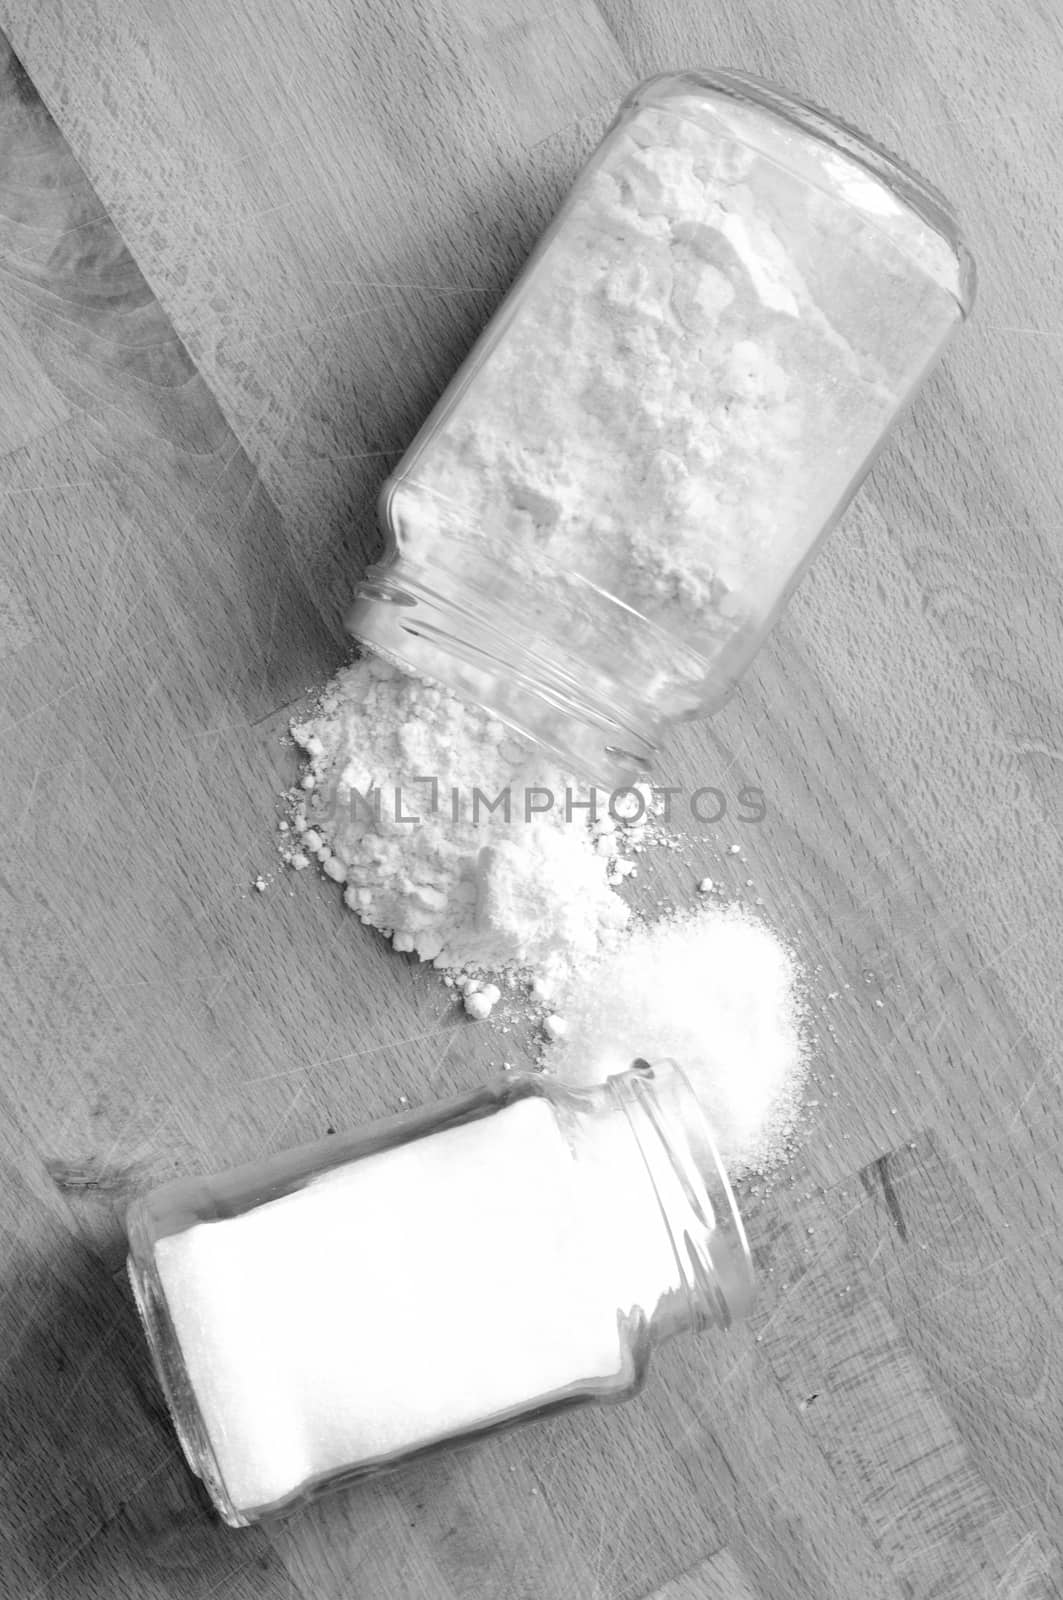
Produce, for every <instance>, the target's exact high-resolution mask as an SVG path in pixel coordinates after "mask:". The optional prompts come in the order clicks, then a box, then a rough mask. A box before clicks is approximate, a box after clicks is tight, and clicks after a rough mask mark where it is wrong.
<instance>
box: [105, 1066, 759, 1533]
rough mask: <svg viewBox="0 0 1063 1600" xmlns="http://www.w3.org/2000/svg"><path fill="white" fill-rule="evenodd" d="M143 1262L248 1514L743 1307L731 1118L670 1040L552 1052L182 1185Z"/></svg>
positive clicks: (232, 1497)
mask: <svg viewBox="0 0 1063 1600" xmlns="http://www.w3.org/2000/svg"><path fill="white" fill-rule="evenodd" d="M128 1228H129V1239H130V1259H129V1268H130V1278H131V1282H132V1285H133V1290H134V1294H135V1297H136V1300H137V1305H138V1309H139V1311H140V1314H141V1317H142V1320H143V1322H144V1326H145V1329H146V1332H147V1336H148V1341H149V1344H150V1346H151V1350H152V1355H153V1359H154V1362H155V1365H156V1369H157V1371H158V1373H159V1376H160V1380H161V1382H162V1385H163V1389H164V1392H165V1394H166V1398H167V1402H168V1404H169V1406H170V1410H171V1413H172V1415H173V1417H174V1421H175V1425H176V1428H177V1432H178V1436H179V1438H180V1441H181V1444H182V1447H183V1449H184V1452H185V1455H186V1457H187V1459H188V1461H189V1463H190V1465H191V1467H192V1469H193V1470H194V1471H195V1472H196V1473H197V1474H198V1475H199V1476H200V1477H202V1478H203V1480H204V1483H205V1484H206V1486H207V1488H208V1490H209V1492H210V1494H211V1497H212V1499H213V1501H214V1503H215V1505H216V1506H217V1508H218V1510H219V1512H220V1513H221V1515H222V1517H223V1518H224V1520H225V1521H227V1522H228V1523H230V1524H231V1525H232V1526H242V1525H245V1524H247V1523H250V1522H253V1521H256V1520H258V1519H259V1518H261V1517H262V1516H265V1515H269V1514H272V1513H275V1512H280V1511H285V1510H288V1509H290V1508H292V1507H293V1506H295V1505H298V1504H301V1503H303V1502H304V1501H306V1500H308V1499H311V1498H313V1497H314V1496H316V1495H318V1494H321V1493H323V1492H325V1491H327V1490H332V1489H334V1488H336V1487H338V1486H340V1485H341V1484H344V1483H347V1482H350V1481H352V1480H354V1479H357V1478H360V1477H363V1476H366V1475H367V1474H370V1473H374V1472H378V1471H382V1470H386V1469H388V1468H392V1467H395V1466H397V1465H400V1464H401V1463H403V1462H405V1461H408V1460H410V1459H412V1458H414V1457H417V1456H421V1455H424V1454H426V1453H430V1452H432V1451H434V1450H437V1449H440V1448H442V1447H444V1446H447V1445H452V1444H454V1443H457V1442H459V1441H462V1440H468V1439H471V1438H476V1437H480V1436H482V1435H483V1434H485V1433H489V1432H493V1431H495V1430H497V1429H500V1428H503V1427H507V1426H510V1425H512V1424H514V1423H517V1422H520V1421H524V1420H527V1419H529V1418H531V1417H535V1416H541V1415H543V1414H545V1413H548V1412H551V1411H553V1410H556V1409H559V1408H561V1407H565V1406H570V1405H573V1404H576V1403H578V1402H583V1401H592V1400H596V1401H610V1400H620V1399H625V1398H628V1397H629V1396H631V1395H632V1394H634V1393H635V1392H636V1391H637V1390H638V1388H639V1387H640V1386H641V1384H642V1382H643V1380H644V1377H645V1374H646V1370H647V1364H648V1361H649V1356H650V1352H651V1350H652V1348H653V1347H654V1345H655V1344H657V1343H659V1342H660V1340H661V1339H663V1338H667V1337H669V1336H671V1335H672V1334H673V1333H676V1332H679V1331H682V1330H685V1329H693V1328H699V1327H704V1326H708V1325H710V1324H726V1323H728V1322H729V1321H730V1320H731V1319H732V1318H733V1317H735V1316H740V1315H741V1314H742V1313H743V1311H744V1309H745V1305H746V1303H747V1301H748V1296H749V1289H750V1281H751V1280H750V1272H749V1260H748V1251H747V1249H746V1246H745V1239H744V1235H743V1233H742V1229H741V1223H740V1220H739V1218H738V1213H737V1209H736V1207H735V1205H734V1201H733V1197H732V1196H731V1193H730V1189H729V1186H728V1185H727V1180H726V1176H725V1174H724V1173H723V1170H722V1167H721V1166H720V1164H719V1160H718V1157H717V1156H716V1154H715V1150H714V1148H713V1147H712V1142H711V1135H709V1134H708V1132H707V1130H706V1129H705V1128H704V1123H703V1120H702V1119H701V1118H700V1114H699V1113H698V1111H697V1108H696V1102H693V1101H692V1097H691V1096H690V1093H689V1089H688V1087H687V1086H686V1084H685V1080H684V1079H683V1077H682V1074H681V1073H680V1072H679V1071H678V1069H676V1068H674V1067H673V1066H672V1065H671V1064H670V1063H661V1064H659V1065H658V1066H657V1067H655V1068H653V1069H648V1068H645V1067H643V1068H640V1069H637V1070H636V1069H633V1070H632V1071H631V1072H628V1073H624V1074H620V1075H619V1076H618V1077H616V1078H613V1079H610V1080H609V1082H608V1084H607V1085H604V1086H601V1087H600V1088H598V1089H593V1090H579V1091H574V1090H568V1089H565V1088H563V1087H562V1086H560V1085H558V1084H556V1083H554V1082H552V1081H550V1080H547V1079H544V1078H542V1077H539V1076H536V1075H514V1076H512V1077H509V1076H507V1077H505V1078H503V1079H501V1080H499V1081H497V1082H496V1083H494V1084H491V1085H488V1086H487V1087H485V1088H484V1089H481V1090H478V1091H476V1092H475V1093H473V1094H471V1095H465V1096H462V1097H460V1098H458V1099H455V1100H451V1101H447V1102H443V1103H441V1104H439V1105H436V1106H431V1107H428V1108H427V1109H425V1110H419V1111H416V1112H410V1113H405V1114H403V1115H402V1116H399V1117H394V1118H390V1119H388V1120H386V1121H384V1122H380V1123H376V1124H373V1125H372V1126H370V1127H369V1128H366V1129H364V1130H361V1131H359V1132H356V1133H353V1134H350V1135H347V1136H342V1137H331V1138H329V1139H326V1140H324V1141H321V1142H319V1143H317V1144H315V1145H311V1146H306V1147H304V1148H303V1149H301V1150H296V1151H292V1152H289V1153H286V1154H284V1155H281V1156H277V1157H273V1158H271V1159H269V1160H267V1161H264V1162H261V1163H257V1164H254V1165H251V1166H247V1167H243V1168H240V1169H238V1170H236V1171H234V1172H231V1173H228V1174H225V1175H223V1176H220V1177H215V1178H206V1179H201V1180H186V1181H180V1182H177V1183H173V1184H169V1185H166V1186H165V1187H164V1188H162V1189H160V1190H157V1191H155V1192H154V1193H152V1194H150V1195H148V1196H146V1197H145V1198H144V1199H142V1200H141V1201H138V1202H137V1203H135V1204H134V1206H133V1207H132V1208H131V1210H130V1214H129V1219H128Z"/></svg>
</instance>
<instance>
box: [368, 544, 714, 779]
mask: <svg viewBox="0 0 1063 1600" xmlns="http://www.w3.org/2000/svg"><path fill="white" fill-rule="evenodd" d="M513 587H514V586H513V584H512V581H511V580H510V581H507V579H506V577H505V575H504V574H502V573H500V572H499V571H498V570H497V569H496V570H494V571H493V572H491V573H490V574H485V575H482V576H480V577H479V579H478V575H477V574H476V572H475V570H474V571H472V572H470V571H468V570H466V571H464V572H463V573H462V574H461V576H460V578H459V577H458V576H456V575H452V574H451V573H449V572H448V571H447V570H446V569H445V568H442V569H441V568H440V567H436V566H434V567H433V570H432V572H431V573H430V574H429V573H428V572H426V571H425V570H424V569H423V568H421V567H420V566H419V564H418V563H416V562H413V561H411V560H409V559H408V558H407V557H405V556H392V557H391V558H390V559H388V558H385V560H383V561H381V562H378V563H377V564H376V565H375V566H372V567H370V569H369V571H368V572H367V573H366V576H365V577H364V579H363V580H362V582H361V584H360V585H359V587H358V589H357V590H356V591H355V598H354V602H353V604H352V606H351V608H350V610H349V611H348V614H347V618H346V627H347V629H348V631H349V632H350V633H352V634H353V635H354V637H355V638H356V639H358V640H359V641H360V642H361V643H363V644H365V645H368V646H369V647H370V648H371V649H373V650H375V651H377V652H378V653H379V654H380V655H383V656H385V657H387V658H388V659H390V660H392V661H393V662H395V663H396V664H397V665H399V666H400V667H403V668H405V669H406V670H407V671H411V672H416V673H419V674H420V675H421V676H422V677H426V678H431V679H434V680H437V681H438V682H440V683H441V684H443V685H444V686H445V687H446V688H448V689H449V690H451V691H452V692H453V693H454V694H457V695H460V696H461V697H462V698H463V699H465V700H469V701H472V702H473V703H474V704H476V705H479V706H482V707H483V708H484V709H485V710H486V711H488V712H490V713H491V715H492V716H495V717H497V718H498V719H499V720H500V721H502V722H504V723H505V724H506V725H507V726H508V727H510V728H512V729H513V730H514V731H515V732H516V733H518V734H520V735H522V736H523V737H525V738H528V739H530V740H532V741H533V742H534V743H535V744H537V745H539V746H540V747H541V748H543V749H545V750H547V751H549V752H550V754H551V755H553V756H555V757H556V758H558V760H559V761H560V762H561V763H562V764H563V765H564V766H565V768H566V769H568V770H571V771H572V772H573V773H574V774H576V775H580V776H583V777H586V778H588V779H590V781H591V782H593V783H595V784H597V785H600V786H602V787H606V788H608V789H609V790H611V791H615V790H617V789H623V788H627V787H629V786H630V785H631V784H632V783H634V782H635V781H636V780H637V779H639V778H643V777H645V776H646V775H647V774H648V773H649V771H650V769H651V765H652V763H653V759H654V757H655V755H656V752H657V748H658V745H659V744H660V742H661V740H662V738H663V734H664V729H665V726H666V724H667V723H668V722H670V721H671V720H672V719H673V718H675V717H676V716H682V715H684V714H685V715H694V714H698V712H697V711H696V710H695V707H696V705H697V702H698V699H699V697H701V696H703V695H704V685H705V681H706V678H707V677H708V676H709V667H708V663H707V662H706V661H705V660H704V658H702V657H701V656H699V655H697V653H696V652H694V651H692V650H690V649H689V648H688V647H686V646H684V645H683V644H682V643H681V642H680V641H678V640H675V639H673V638H672V637H671V636H670V635H668V634H667V633H666V632H665V631H664V630H663V629H661V628H659V627H657V625H656V624H654V623H651V622H650V621H649V620H648V619H647V618H645V617H642V616H641V615H640V614H639V613H638V612H636V611H634V610H633V609H632V608H631V607H630V606H626V605H624V604H623V603H622V602H621V601H619V600H617V599H616V598H615V597H614V596H612V595H610V594H608V593H606V591H604V590H601V589H597V588H596V587H595V586H594V585H593V584H590V583H589V582H587V581H586V580H584V579H581V578H580V576H579V575H578V574H572V573H569V574H566V575H565V576H564V580H563V581H562V580H561V579H560V578H559V580H558V582H557V583H554V582H552V581H550V578H549V577H548V576H546V575H544V574H543V573H541V572H540V573H539V574H538V576H537V577H536V579H535V580H534V581H533V582H529V583H527V584H525V585H524V586H523V588H522V592H521V594H520V595H518V594H516V593H515V592H514V593H510V592H509V591H510V589H511V588H513ZM540 599H541V601H542V604H541V605H540ZM592 630H595V631H597V633H598V635H599V636H600V637H602V638H606V639H608V638H610V637H611V636H614V635H620V636H621V637H622V638H623V639H624V641H625V645H626V652H625V659H624V664H623V673H622V675H621V674H620V673H618V672H617V671H615V670H611V668H612V662H613V661H614V660H615V659H616V658H615V657H613V658H611V662H610V668H607V667H605V666H603V665H602V663H601V662H599V661H596V660H595V658H594V654H593V652H592V651H591V650H590V649H581V648H580V647H579V644H578V643H576V644H574V643H573V642H572V641H573V640H574V639H578V637H579V635H580V634H581V633H589V632H590V631H592ZM665 664H667V671H668V675H669V679H670V683H671V686H672V687H671V692H670V695H669V698H668V701H667V703H664V704H662V705H661V706H660V707H659V708H658V707H656V706H654V705H653V704H652V696H649V697H648V696H647V681H648V678H649V675H650V673H651V672H652V671H653V669H654V668H655V669H656V671H657V672H658V673H660V672H661V670H662V666H664V665H665ZM677 699H678V700H680V701H681V702H682V704H681V705H680V706H678V707H677V705H676V703H675V702H676V700H677Z"/></svg>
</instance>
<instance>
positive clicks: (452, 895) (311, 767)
mask: <svg viewBox="0 0 1063 1600" xmlns="http://www.w3.org/2000/svg"><path fill="white" fill-rule="evenodd" d="M292 734H293V737H294V738H295V739H296V741H297V742H298V743H299V744H300V745H301V746H302V748H303V749H304V751H305V752H306V754H307V757H308V763H309V764H308V769H307V773H306V776H305V777H304V778H303V779H302V782H301V786H300V794H301V796H302V799H301V803H300V805H299V806H298V807H297V808H296V812H295V824H296V831H295V834H294V836H292V835H290V836H289V837H294V839H295V841H296V848H295V849H294V850H293V851H291V852H290V853H289V856H288V859H289V860H290V862H291V864H292V865H293V866H295V867H300V866H302V865H303V864H304V863H305V862H306V861H307V860H308V858H309V855H311V854H313V855H315V856H316V857H317V859H318V860H319V861H320V862H321V865H322V870H323V871H324V872H325V873H326V874H327V875H328V876H329V877H331V878H334V879H335V880H336V881H337V882H342V883H343V884H344V885H345V888H344V900H345V903H346V904H347V905H348V906H349V907H350V909H351V910H352V911H355V912H357V914H358V916H359V917H360V918H361V919H362V921H363V922H365V923H368V924H369V925H370V926H371V927H374V928H379V929H381V930H382V931H383V932H384V933H386V934H388V935H389V936H390V937H391V939H392V941H393V942H394V945H395V948H396V949H398V950H409V951H413V952H414V953H415V954H417V955H418V956H419V957H420V958H421V959H422V960H423V961H433V962H434V963H435V965H436V966H437V967H442V968H451V969H455V968H462V967H472V968H485V969H490V970H492V971H496V972H497V971H503V970H506V969H513V970H519V971H521V972H522V973H524V974H526V975H527V974H530V973H534V972H541V973H550V972H556V973H564V972H565V971H567V970H568V969H569V967H570V965H571V964H572V963H574V962H575V963H578V962H581V961H586V960H589V959H591V958H592V957H593V956H594V955H595V954H596V953H597V951H598V948H599V944H600V941H601V938H602V935H603V933H604V932H606V931H608V930H615V929H617V928H619V927H621V926H623V924H624V922H625V921H626V920H627V915H628V911H627V906H626V905H625V903H624V901H623V900H622V899H621V898H620V897H619V895H617V894H616V893H615V892H614V890H613V888H612V887H611V884H612V883H613V882H616V881H618V880H619V878H620V877H621V875H622V874H621V873H620V872H619V871H618V851H619V848H620V847H619V843H618V840H619V838H620V837H621V836H622V835H623V833H624V830H623V829H620V830H618V829H617V828H616V826H615V825H614V824H613V823H612V821H611V819H609V817H608V812H607V810H606V803H607V799H608V797H607V796H604V795H603V796H602V798H601V811H602V814H603V823H602V826H601V827H600V828H591V827H589V826H588V823H587V821H586V820H585V819H586V818H587V816H588V813H587V812H585V811H583V810H579V809H575V808H572V809H571V810H570V813H569V816H568V817H567V818H566V813H565V797H566V792H567V793H568V794H569V795H570V796H571V798H572V799H573V800H576V801H578V800H584V799H586V798H587V797H588V795H587V791H586V789H585V788H584V787H582V786H581V785H580V784H579V783H578V781H577V780H576V779H575V778H573V777H571V776H569V775H567V774H566V773H563V772H562V771H560V770H559V769H558V768H557V767H556V766H555V765H554V764H553V762H552V761H551V760H550V758H549V757H548V756H546V755H545V754H544V752H542V751H541V750H537V749H535V748H533V747H532V746H531V745H529V744H528V743H526V742H525V741H523V740H520V739H518V738H516V737H515V736H514V735H513V734H511V733H509V732H508V731H507V730H506V728H505V727H504V726H503V725H502V723H500V722H498V721H496V720H495V719H494V718H492V717H491V716H490V715H489V714H488V713H487V712H485V711H481V710H480V709H478V708H477V707H476V706H473V705H469V704H467V703H466V702H465V701H462V700H459V699H458V698H457V697H456V696H454V695H452V694H449V693H447V691H446V690H444V689H442V688H440V687H439V686H438V685H435V684H432V683H430V682H427V681H426V680H424V679H422V678H418V677H416V676H414V675H412V674H410V673H406V672H402V671H400V670H399V669H398V668H396V667H393V666H392V665H390V664H389V663H388V662H386V661H384V660H382V659H380V658H379V657H375V656H369V657H367V658H365V659H363V660H360V661H356V662H354V663H353V665H351V666H348V667H346V668H344V669H343V671H341V672H340V673H339V674H338V676H337V677H336V678H335V679H334V680H333V681H332V682H331V683H330V684H329V685H328V686H327V688H326V689H325V691H324V693H323V695H322V698H321V701H320V705H319V707H318V710H317V713H316V714H315V715H314V716H313V717H311V718H310V720H309V721H306V722H304V723H301V724H298V725H296V726H293V728H292ZM433 780H434V782H433ZM374 790H375V791H376V793H377V796H378V797H379V805H377V803H376V801H375V800H374V799H372V798H371V791H374ZM476 790H479V791H480V794H481V796H482V797H484V798H482V799H481V800H479V801H476V799H475V791H476ZM396 792H397V796H396ZM500 794H503V795H505V794H508V797H509V820H507V819H506V816H505V812H504V809H502V808H501V807H500V808H498V809H496V810H494V811H490V810H489V809H488V804H489V803H491V802H494V801H495V800H497V797H498V796H499V795H500ZM547 797H549V798H551V799H552V802H553V803H552V804H551V805H550V808H549V809H544V810H541V811H540V810H535V809H532V811H531V813H530V820H527V818H528V810H527V807H528V805H529V804H530V805H531V806H532V807H533V808H534V807H536V806H539V805H545V803H546V800H547ZM433 800H434V806H435V808H434V809H433ZM474 805H475V810H476V814H475V816H474ZM411 817H416V818H417V819H418V820H416V821H409V820H398V819H402V818H411ZM492 1003H493V1002H492ZM486 1009H487V1010H489V1009H490V1006H488V1007H487V1008H486ZM470 1010H471V1012H472V1014H473V1015H476V1014H478V1013H479V1012H483V1014H484V1015H486V1010H485V1009H484V1002H483V1001H479V1002H477V1004H476V1005H475V1006H474V1007H470Z"/></svg>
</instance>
